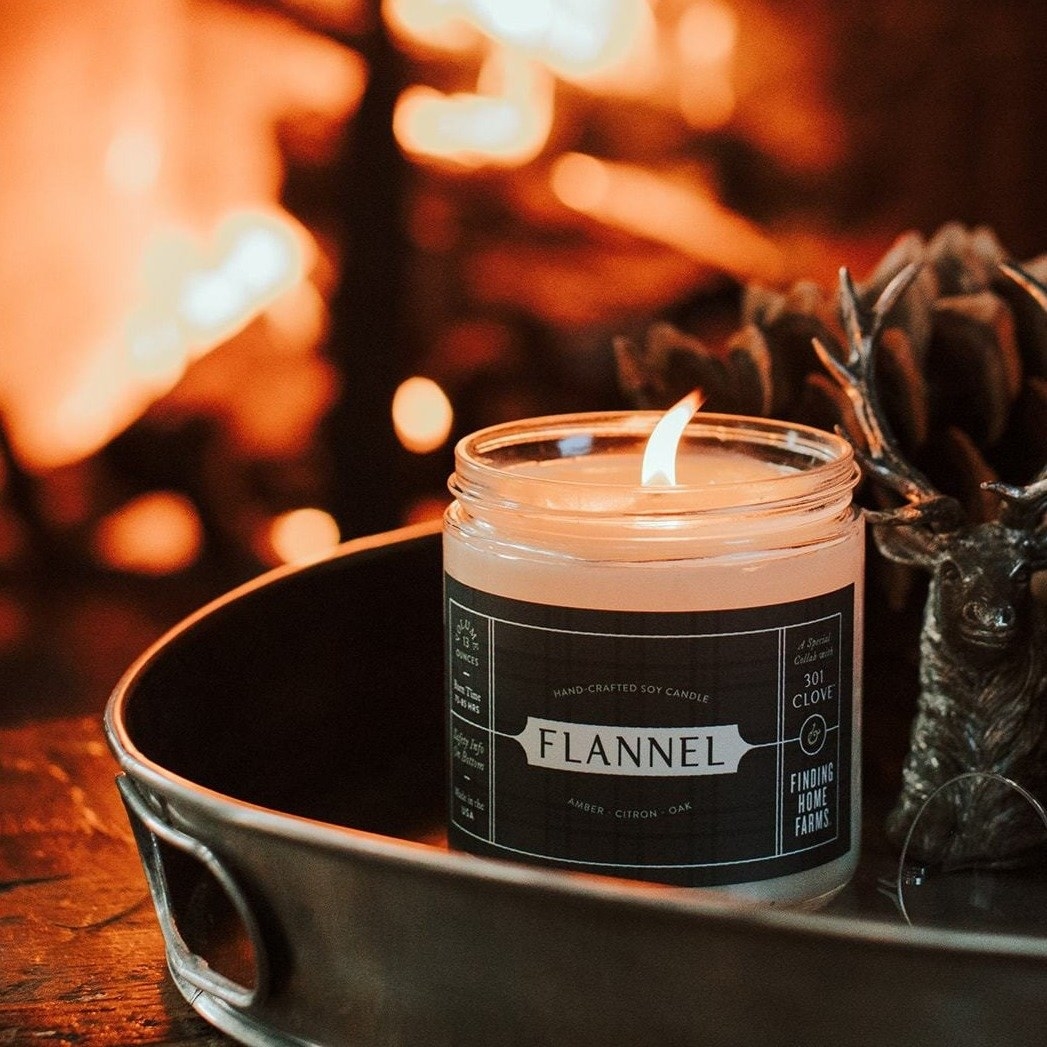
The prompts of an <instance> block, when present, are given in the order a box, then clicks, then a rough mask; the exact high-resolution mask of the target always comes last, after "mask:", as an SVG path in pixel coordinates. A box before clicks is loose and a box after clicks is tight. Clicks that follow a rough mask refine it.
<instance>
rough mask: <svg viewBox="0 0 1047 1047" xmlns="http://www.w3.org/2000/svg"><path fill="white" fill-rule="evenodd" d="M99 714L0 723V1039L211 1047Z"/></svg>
mask: <svg viewBox="0 0 1047 1047" xmlns="http://www.w3.org/2000/svg"><path fill="white" fill-rule="evenodd" d="M116 773H117V767H116V763H115V761H114V759H113V758H112V756H111V755H110V753H109V750H108V748H107V747H106V744H105V741H104V738H103V733H102V727H101V718H100V716H96V715H90V716H71V717H65V718H55V719H45V720H41V721H39V722H32V723H29V724H23V725H19V726H8V727H3V728H0V1045H4V1047H8V1045H19V1047H21V1045H23V1044H25V1045H29V1044H53V1045H56V1047H57V1045H66V1044H69V1045H76V1047H102V1045H106V1047H117V1045H119V1047H131V1045H135V1044H167V1045H190V1044H191V1045H193V1047H218V1045H224V1044H231V1043H232V1042H233V1041H232V1040H230V1039H229V1038H227V1037H225V1036H223V1035H221V1034H219V1033H218V1032H216V1031H215V1030H214V1029H213V1028H212V1027H211V1026H210V1025H208V1024H207V1023H206V1022H205V1021H203V1019H201V1018H199V1017H198V1016H197V1015H196V1014H195V1012H194V1011H193V1010H192V1009H191V1008H190V1007H189V1005H188V1004H187V1003H186V1002H185V1000H184V999H183V998H182V997H181V995H180V994H179V993H178V990H177V989H176V988H175V987H174V984H173V983H172V981H171V979H170V977H169V976H168V973H167V966H166V963H165V961H164V952H163V941H162V938H161V936H160V930H159V927H158V926H157V922H156V916H155V913H154V911H153V907H152V903H151V901H150V898H149V895H148V890H147V888H146V884H145V879H144V876H143V873H142V869H141V866H140V864H139V861H138V855H137V852H136V851H135V847H134V842H133V840H132V838H131V832H130V828H129V826H128V823H127V818H126V816H125V815H124V811H123V807H122V806H121V804H120V799H119V796H118V794H117V791H116V789H115V787H114V785H113V779H114V777H115V775H116Z"/></svg>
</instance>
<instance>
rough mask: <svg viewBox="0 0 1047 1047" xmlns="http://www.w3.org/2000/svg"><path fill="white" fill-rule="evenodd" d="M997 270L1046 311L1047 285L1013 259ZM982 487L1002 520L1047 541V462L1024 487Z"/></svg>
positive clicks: (1043, 541)
mask: <svg viewBox="0 0 1047 1047" xmlns="http://www.w3.org/2000/svg"><path fill="white" fill-rule="evenodd" d="M1000 270H1001V271H1002V272H1003V273H1005V274H1006V275H1007V276H1009V277H1010V278H1011V279H1012V280H1013V281H1014V282H1015V283H1016V284H1017V285H1018V286H1019V287H1020V288H1022V290H1024V291H1025V292H1026V293H1027V294H1028V295H1029V297H1030V298H1032V299H1033V301H1035V302H1036V303H1037V304H1038V305H1039V306H1040V308H1041V309H1043V310H1044V312H1047V287H1044V285H1043V284H1042V283H1040V281H1039V280H1037V279H1036V277H1035V276H1033V275H1032V273H1030V272H1028V271H1027V270H1025V269H1023V268H1022V267H1021V266H1020V265H1018V264H1016V263H1015V262H1000ZM982 487H984V488H985V489H986V490H988V491H992V492H993V493H994V494H996V495H998V496H999V497H1000V499H1001V500H1002V501H1003V503H1004V509H1003V513H1002V515H1001V521H1002V522H1003V523H1005V524H1007V525H1008V526H1009V527H1013V528H1015V529H1016V530H1022V531H1034V532H1035V531H1039V536H1040V538H1041V541H1042V543H1043V544H1044V545H1047V523H1045V521H1044V514H1045V513H1047V465H1044V467H1043V468H1042V469H1041V470H1040V471H1039V473H1037V475H1036V477H1035V478H1034V479H1033V480H1032V482H1031V483H1029V484H1026V485H1025V486H1024V487H1015V486H1012V485H1011V484H1005V483H985V484H982ZM1045 552H1047V551H1045Z"/></svg>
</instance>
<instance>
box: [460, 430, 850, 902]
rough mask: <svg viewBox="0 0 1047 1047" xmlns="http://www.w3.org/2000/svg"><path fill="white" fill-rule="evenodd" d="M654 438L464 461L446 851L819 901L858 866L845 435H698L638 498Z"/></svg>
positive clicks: (586, 440)
mask: <svg viewBox="0 0 1047 1047" xmlns="http://www.w3.org/2000/svg"><path fill="white" fill-rule="evenodd" d="M656 420H657V416H653V415H651V414H648V413H643V412H631V413H622V414H614V415H574V416H564V417H558V418H548V419H535V420H530V421H527V422H522V423H513V424H510V425H506V426H498V427H494V428H492V429H489V430H484V431H483V432H480V433H477V434H474V435H473V436H472V437H469V438H467V439H466V440H463V441H462V442H461V444H460V445H459V447H458V449H457V452H456V473H455V476H454V477H453V478H452V490H453V491H454V493H455V494H456V496H457V497H456V501H455V502H454V504H453V505H452V506H451V508H450V509H449V511H448V515H447V521H446V527H445V541H444V566H445V572H446V578H447V609H446V612H447V619H446V621H447V661H448V680H447V687H448V706H449V717H448V720H449V724H450V742H451V795H450V812H451V818H450V837H451V842H452V844H453V845H454V846H456V847H460V848H463V849H466V850H470V851H474V852H476V853H481V854H488V855H495V856H501V857H506V858H518V859H522V860H528V861H535V862H539V863H542V864H547V865H552V866H554V867H560V868H565V869H581V870H586V871H589V872H597V873H609V874H613V875H619V876H629V877H635V878H640V879H647V880H654V881H660V882H665V883H674V884H684V885H692V886H709V887H717V888H724V889H726V890H730V891H731V892H733V893H735V894H740V895H744V896H746V897H747V898H750V899H753V900H755V901H760V902H765V903H807V904H814V903H817V902H819V901H822V900H824V899H826V898H827V897H829V896H831V895H832V894H833V893H834V892H835V891H837V890H839V889H840V888H841V887H842V886H843V885H844V884H845V883H846V882H847V880H848V878H849V877H850V875H851V874H852V872H853V870H854V868H855V866H856V864H857V857H858V839H859V835H860V824H859V823H860V796H859V794H860V789H859V764H858V759H859V757H858V753H859V736H860V715H859V712H858V710H859V708H860V702H859V699H860V675H861V643H860V637H861V603H862V573H863V549H864V543H863V538H862V526H861V519H860V516H859V515H858V514H857V513H856V512H855V510H854V508H853V507H852V504H851V492H852V490H853V487H854V484H855V483H856V480H857V475H858V471H857V469H856V467H855V463H854V461H853V456H852V453H851V450H850V447H849V446H848V445H847V444H846V442H845V441H843V440H841V439H839V438H838V437H835V436H831V435H829V434H827V433H821V432H818V431H816V430H811V429H807V428H804V427H801V426H792V425H788V424H783V423H776V422H768V421H765V420H760V419H746V418H734V417H729V416H715V415H708V416H703V417H702V418H701V419H700V420H699V421H697V422H693V423H691V425H690V426H689V427H688V428H687V430H686V433H685V435H684V439H683V441H682V443H681V446H680V449H679V454H678V456H677V459H676V463H675V464H676V475H675V480H676V483H675V484H668V483H657V482H656V483H653V484H650V485H648V486H643V485H641V483H640V477H641V461H642V458H643V449H644V444H645V442H646V440H647V437H648V435H649V434H650V432H651V430H652V428H653V426H654V423H655V421H656Z"/></svg>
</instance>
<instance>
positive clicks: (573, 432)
mask: <svg viewBox="0 0 1047 1047" xmlns="http://www.w3.org/2000/svg"><path fill="white" fill-rule="evenodd" d="M661 417H662V412H659V411H612V412H604V411H593V412H579V413H575V414H559V415H546V416H542V417H538V418H528V419H523V420H520V421H513V422H503V423H501V424H498V425H493V426H488V427H487V428H484V429H480V430H478V431H476V432H474V433H472V434H470V435H469V436H466V437H463V438H462V439H461V440H459V442H458V444H457V445H456V447H455V474H454V475H453V476H452V477H451V480H450V484H449V486H450V489H451V491H452V493H453V494H454V495H455V496H456V497H458V498H459V499H462V498H464V499H466V500H467V501H483V502H488V503H492V504H496V505H501V506H503V507H519V508H534V509H538V510H540V511H542V512H546V513H554V514H557V515H560V514H568V515H573V516H589V515H593V514H599V515H607V514H608V513H610V514H612V515H625V516H653V517H663V516H666V515H672V516H678V515H692V514H695V513H700V514H702V515H706V514H708V513H711V512H726V513H739V512H746V511H758V512H761V513H762V512H769V511H773V510H775V509H776V508H778V509H782V510H787V509H791V510H795V509H796V508H797V507H798V506H803V505H805V504H807V503H808V502H810V501H812V500H813V501H816V502H817V503H821V504H824V503H825V502H826V501H835V500H836V499H838V498H841V497H844V496H846V497H847V498H849V497H850V494H851V491H852V490H853V488H854V487H855V486H856V484H857V482H858V479H859V477H860V470H859V468H858V465H857V463H856V461H855V456H854V450H853V448H852V447H851V445H850V443H849V442H848V441H847V440H846V439H845V438H843V437H842V436H839V435H837V434H834V433H830V432H827V431H825V430H822V429H817V428H815V427H813V426H808V425H802V424H800V423H796V422H789V421H780V420H777V419H769V418H756V417H749V416H744V415H729V414H712V413H709V414H699V415H696V416H695V418H694V419H692V420H691V422H690V423H689V424H688V426H687V428H686V429H685V431H684V435H683V439H682V441H681V448H686V447H690V448H692V449H693V448H702V447H708V448H713V447H715V448H717V449H721V450H727V451H731V450H733V451H738V452H741V451H745V452H746V453H747V454H748V455H749V456H750V457H753V458H757V459H761V460H765V461H768V462H774V463H775V464H779V465H781V466H782V467H783V468H782V472H781V473H778V474H775V475H771V476H767V477H760V478H756V479H753V478H743V479H737V480H732V479H720V480H718V481H717V482H716V483H715V484H709V483H686V482H685V483H678V484H675V485H672V486H668V485H666V486H658V487H657V488H651V487H644V486H643V485H642V484H641V483H640V475H639V470H637V476H636V482H635V484H632V483H621V482H613V483H609V482H607V481H604V480H598V481H593V480H589V479H587V478H586V477H585V476H584V475H583V476H580V477H571V478H565V477H555V476H536V475H535V474H534V473H533V472H527V473H524V472H522V471H521V466H523V465H526V464H528V463H532V464H535V463H541V462H545V461H552V460H556V459H567V458H574V457H578V458H583V457H592V458H595V457H598V456H599V455H600V454H613V453H622V452H623V450H624V449H626V448H628V449H629V451H630V453H632V454H636V453H638V452H642V449H643V446H644V445H645V444H646V441H647V438H648V436H649V435H650V432H651V430H652V429H653V428H654V426H655V424H656V423H657V422H658V420H659V419H660V418H661ZM572 490H574V491H579V492H581V493H582V496H581V497H579V498H570V497H567V493H568V492H570V491H572Z"/></svg>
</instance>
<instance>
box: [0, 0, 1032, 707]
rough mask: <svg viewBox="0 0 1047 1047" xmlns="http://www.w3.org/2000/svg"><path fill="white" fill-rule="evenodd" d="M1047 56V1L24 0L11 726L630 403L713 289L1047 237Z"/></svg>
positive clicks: (0, 222) (11, 526) (10, 525)
mask: <svg viewBox="0 0 1047 1047" xmlns="http://www.w3.org/2000/svg"><path fill="white" fill-rule="evenodd" d="M1045 53H1047V19H1045V18H1044V17H1043V9H1042V0H996V2H993V0H863V2H860V3H858V2H850V0H384V2H383V3H381V4H378V3H377V2H372V0H286V2H277V0H270V2H266V0H243V2H236V0H87V2H85V3H80V4H70V3H68V2H66V0H5V4H4V13H3V16H2V18H0V90H2V95H0V97H2V103H0V720H3V721H9V722H13V721H18V720H20V719H24V718H26V717H31V716H35V717H39V716H47V715H50V714H52V713H57V712H58V711H59V710H60V711H62V712H69V711H74V712H75V711H77V710H78V709H79V710H83V711H94V710H96V709H99V708H101V703H102V702H104V699H105V696H106V695H107V693H108V691H109V689H110V688H111V687H112V686H113V684H114V683H115V681H116V678H117V676H118V675H119V673H120V671H121V670H122V669H123V668H124V667H125V666H126V665H127V664H129V662H130V661H131V660H132V659H133V658H134V657H135V656H136V655H137V654H138V653H139V652H140V651H141V650H142V649H143V648H144V647H145V646H146V645H147V644H148V643H149V642H150V641H151V640H152V639H153V638H154V637H155V636H156V635H158V634H159V632H161V631H162V630H163V629H164V628H166V627H167V626H169V625H170V624H173V623H174V622H175V621H177V620H178V619H179V618H181V617H182V616H183V615H184V614H185V613H188V612H189V611H191V610H193V609H195V608H196V607H197V606H199V605H200V604H201V603H202V602H204V601H205V600H207V599H209V598H211V597H212V596H215V595H217V594H219V593H221V592H223V591H225V590H226V589H227V588H229V587H230V586H232V585H234V584H236V583H238V582H240V581H243V580H245V579H247V578H250V577H252V576H254V575H257V574H258V573H259V572H261V571H263V570H266V569H267V568H269V567H271V566H275V565H277V564H280V563H286V562H296V561H299V560H302V559H306V558H309V557H311V556H315V555H318V554H322V553H323V552H324V551H325V550H327V549H329V548H331V546H333V545H334V544H335V543H337V542H338V541H339V540H343V539H347V538H351V537H353V536H356V535H361V534H367V533H372V532H376V531H381V530H384V529H387V528H391V527H395V526H398V525H400V524H403V523H407V522H412V521H417V520H422V519H426V518H429V517H433V516H435V515H439V513H440V512H441V511H442V509H443V506H444V505H445V504H446V501H447V494H446V487H445V484H446V479H447V476H448V474H449V473H450V471H451V468H452V448H453V445H454V442H455V440H456V439H457V438H458V437H460V436H462V435H464V434H466V433H468V432H470V431H472V430H474V429H476V428H478V427H480V426H483V425H487V424H491V423H495V422H499V421H505V420H509V419H513V418H519V417H524V416H529V415H535V414H543V413H549V412H558V411H567V410H586V409H602V408H611V407H617V406H623V405H624V399H623V395H622V392H621V390H620V388H619V385H618V382H617V380H616V374H615V367H614V357H613V353H612V348H611V341H612V338H613V337H614V336H615V335H616V334H619V333H622V332H628V331H634V330H638V329H642V328H643V326H644V325H645V324H646V323H647V322H649V321H650V320H651V318H652V317H657V316H659V315H666V314H668V313H669V312H670V311H672V310H673V309H676V308H678V307H679V306H680V303H682V302H688V303H691V306H692V309H693V310H697V312H698V313H701V312H702V311H703V310H705V311H706V312H707V315H708V316H709V317H711V318H715V319H716V320H717V322H720V323H724V322H726V323H728V324H729V322H730V320H729V317H730V314H731V310H732V309H733V308H734V307H735V306H736V304H737V297H738V291H739V288H741V287H743V286H745V285H746V284H750V283H757V284H762V285H767V286H771V287H786V286H788V285H789V284H790V283H791V282H793V281H795V280H799V279H811V280H815V281H817V282H818V283H820V284H822V285H823V286H825V287H826V288H827V289H829V290H831V289H832V287H833V286H834V283H835V279H836V271H837V268H838V266H840V265H841V264H847V265H848V266H850V267H851V269H852V270H853V271H854V272H855V274H856V275H857V276H858V277H861V276H862V275H863V274H865V273H867V272H868V271H869V270H870V269H871V268H872V267H873V266H874V265H875V263H876V261H877V260H878V259H879V258H880V257H881V256H882V255H883V253H884V252H885V251H886V250H887V249H888V248H889V247H890V245H891V244H892V243H893V242H894V241H895V240H896V239H897V237H898V236H899V235H900V234H901V233H903V232H905V231H907V230H917V231H919V232H921V233H922V234H924V235H930V234H932V233H933V232H934V230H935V229H937V228H938V227H939V226H940V225H941V224H943V223H945V222H947V221H959V222H962V223H966V224H969V225H971V226H979V225H984V226H988V227H990V228H991V229H992V230H993V231H994V232H995V233H996V235H997V237H998V238H999V240H1000V242H1001V243H1002V244H1003V245H1004V246H1005V247H1006V248H1007V250H1008V251H1009V252H1011V253H1012V254H1013V255H1014V256H1015V257H1016V258H1019V259H1025V258H1031V257H1033V256H1035V255H1038V254H1041V253H1043V252H1044V251H1045V250H1047V157H1045V152H1047V146H1045V143H1047V86H1045V82H1044V79H1043V56H1044V54H1045ZM724 317H727V318H728V319H727V320H724Z"/></svg>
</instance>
